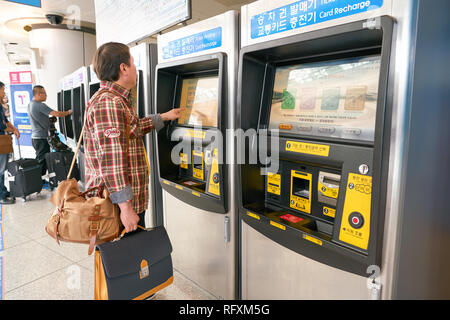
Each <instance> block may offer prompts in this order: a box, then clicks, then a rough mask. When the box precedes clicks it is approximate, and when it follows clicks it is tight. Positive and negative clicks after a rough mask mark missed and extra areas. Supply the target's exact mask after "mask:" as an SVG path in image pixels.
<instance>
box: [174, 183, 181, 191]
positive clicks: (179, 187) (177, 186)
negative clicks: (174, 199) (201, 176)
mask: <svg viewBox="0 0 450 320" xmlns="http://www.w3.org/2000/svg"><path fill="white" fill-rule="evenodd" d="M175 188H177V189H179V190H183V187H182V186H179V185H177V184H176V185H175Z"/></svg>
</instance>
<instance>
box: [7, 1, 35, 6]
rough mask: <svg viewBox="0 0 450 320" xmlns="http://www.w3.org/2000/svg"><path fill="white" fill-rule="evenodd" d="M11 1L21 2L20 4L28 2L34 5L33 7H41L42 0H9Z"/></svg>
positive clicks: (29, 4)
mask: <svg viewBox="0 0 450 320" xmlns="http://www.w3.org/2000/svg"><path fill="white" fill-rule="evenodd" d="M7 1H9V2H15V3H20V4H26V5H28V6H33V7H38V8H40V7H41V0H7Z"/></svg>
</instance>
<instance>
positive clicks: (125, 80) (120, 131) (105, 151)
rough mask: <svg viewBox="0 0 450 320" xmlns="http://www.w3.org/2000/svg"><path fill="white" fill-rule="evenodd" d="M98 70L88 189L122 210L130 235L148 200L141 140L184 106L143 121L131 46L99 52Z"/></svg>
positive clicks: (89, 128) (87, 134) (88, 135)
mask: <svg viewBox="0 0 450 320" xmlns="http://www.w3.org/2000/svg"><path fill="white" fill-rule="evenodd" d="M93 65H94V70H95V73H96V74H97V76H98V78H99V79H100V80H101V82H100V90H99V91H98V92H97V93H96V94H95V95H94V96H93V97H92V98H91V100H90V101H89V104H88V106H87V108H86V126H85V131H84V148H85V177H86V189H88V188H92V187H96V186H102V187H103V188H106V189H107V190H108V192H109V193H110V199H111V201H112V202H113V203H117V204H118V205H119V208H120V219H121V221H122V223H123V225H124V227H125V230H126V232H130V231H134V230H136V229H137V225H138V224H139V225H141V226H143V225H144V214H145V210H146V209H147V206H148V199H149V191H148V184H149V175H148V167H147V162H146V159H145V149H144V143H143V140H142V137H143V136H144V135H145V134H147V133H149V132H150V131H152V130H153V129H156V130H160V129H161V128H163V127H164V121H169V120H175V119H177V118H178V117H179V108H176V109H172V110H171V111H169V112H167V113H164V114H156V115H150V116H149V117H146V118H142V119H140V118H139V117H138V115H137V114H136V111H135V110H133V107H132V101H131V92H130V90H131V89H132V88H133V87H134V86H136V81H137V71H136V66H135V65H134V60H133V57H132V56H131V55H130V51H129V48H128V47H127V46H126V45H124V44H120V43H114V42H110V43H106V44H104V45H102V46H101V47H100V48H98V49H97V51H96V53H95V56H94V61H93Z"/></svg>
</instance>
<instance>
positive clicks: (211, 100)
mask: <svg viewBox="0 0 450 320" xmlns="http://www.w3.org/2000/svg"><path fill="white" fill-rule="evenodd" d="M218 91H219V77H217V76H214V77H201V78H200V77H198V78H189V79H184V80H183V83H182V88H181V99H180V109H181V112H180V118H178V124H181V125H189V126H203V127H217V111H218Z"/></svg>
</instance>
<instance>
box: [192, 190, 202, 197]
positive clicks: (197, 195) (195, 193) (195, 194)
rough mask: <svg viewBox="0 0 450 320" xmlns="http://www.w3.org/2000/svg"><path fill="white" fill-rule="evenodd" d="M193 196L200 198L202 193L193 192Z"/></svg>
mask: <svg viewBox="0 0 450 320" xmlns="http://www.w3.org/2000/svg"><path fill="white" fill-rule="evenodd" d="M192 194H193V195H194V196H196V197H200V193H198V192H195V191H192Z"/></svg>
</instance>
